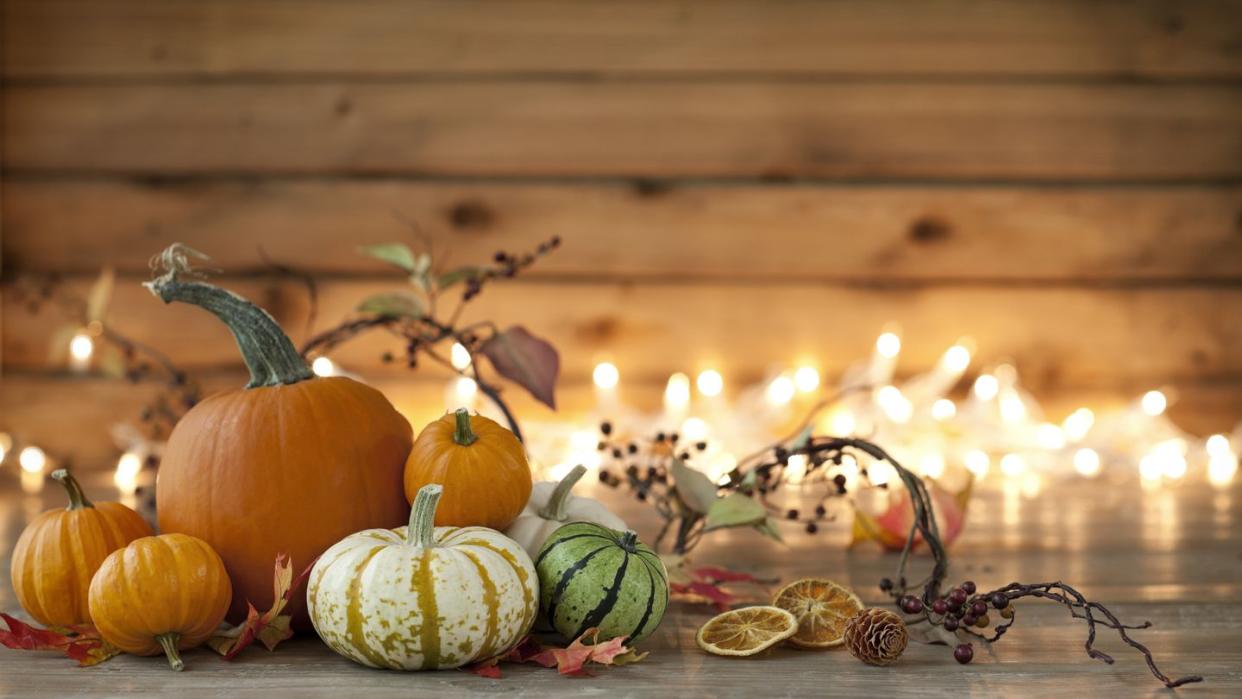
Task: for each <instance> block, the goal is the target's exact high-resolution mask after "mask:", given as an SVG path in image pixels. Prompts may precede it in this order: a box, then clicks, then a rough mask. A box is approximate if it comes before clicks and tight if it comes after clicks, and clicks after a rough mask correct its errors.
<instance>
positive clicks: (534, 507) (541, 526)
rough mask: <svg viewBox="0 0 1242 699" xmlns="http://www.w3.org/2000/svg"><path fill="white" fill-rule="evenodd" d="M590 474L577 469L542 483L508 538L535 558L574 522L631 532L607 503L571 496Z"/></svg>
mask: <svg viewBox="0 0 1242 699" xmlns="http://www.w3.org/2000/svg"><path fill="white" fill-rule="evenodd" d="M584 473H586V467H584V466H581V465H579V466H574V470H572V471H570V472H569V474H568V475H566V476H565V477H564V478H562V479H561V481H560V482H559V483H557V482H556V481H541V482H539V483H536V484H535V485H534V486H533V487H532V488H531V491H530V500H528V501H527V503H526V507H525V508H524V509H523V510H522V514H520V515H518V518H517V519H515V520H513V524H510V525H509V528H508V529H506V530H505V535H506V536H508V537H509V538H510V539H513V540H514V541H516V542H518V543H519V544H521V545H522V548H524V549H526V552H527V553H528V554H530V556H531V558H534V557H536V556H538V555H539V549H541V548H543V542H545V541H547V540H548V537H549V536H552V532H554V531H556V530H557V529H560V528H561V527H563V526H564V525H566V524H568V523H570V522H594V523H595V524H601V525H603V526H605V527H608V528H609V529H616V530H618V531H626V530H627V529H629V527H627V526H626V525H625V522H622V521H621V518H620V517H618V516H616V515H614V514H613V513H611V512H609V511H608V508H606V507H604V505H603V503H601V502H600V501H598V500H592V499H591V498H580V497H577V496H575V495H571V494H570V493H569V491H571V490H573V487H574V484H576V483H577V482H578V479H580V478H582V474H584Z"/></svg>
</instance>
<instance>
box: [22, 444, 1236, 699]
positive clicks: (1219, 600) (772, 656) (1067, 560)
mask: <svg viewBox="0 0 1242 699" xmlns="http://www.w3.org/2000/svg"><path fill="white" fill-rule="evenodd" d="M102 483H104V482H103V481H100V483H92V485H91V486H90V487H91V490H92V492H93V493H94V494H95V495H96V496H99V497H102V496H103V495H104V491H105V490H106V486H105V485H102ZM603 497H609V498H610V501H611V502H612V503H613V504H615V506H616V508H617V509H618V510H619V511H621V513H622V514H623V516H625V517H626V518H627V519H628V520H629V521H630V522H631V523H634V524H636V526H637V528H638V530H639V531H640V533H646V534H647V535H650V533H651V531H653V526H652V525H653V524H654V522H652V521H650V520H647V519H644V518H643V515H644V514H645V513H644V512H643V510H641V509H638V508H637V506H636V505H634V504H632V503H629V502H624V501H622V500H621V498H620V494H617V493H606V494H603ZM63 503H64V498H63V496H62V495H61V493H60V492H58V489H53V488H49V489H47V490H46V491H45V492H44V493H43V494H42V495H33V496H32V495H25V494H23V493H22V492H21V491H20V490H19V489H18V488H17V486H16V477H15V474H14V472H13V470H12V469H9V468H5V469H3V470H0V565H2V566H3V569H4V570H6V571H7V570H8V566H9V557H10V555H11V552H12V547H13V542H14V541H15V540H16V538H17V536H18V534H19V533H20V531H21V529H22V527H23V526H24V524H25V521H26V520H27V519H28V518H29V517H30V516H32V515H33V514H35V513H37V512H40V511H42V510H44V509H47V508H50V507H55V506H60V505H63ZM847 521H848V518H843V519H842V521H840V522H838V523H835V524H833V525H831V526H829V527H827V528H825V529H824V530H821V532H820V533H819V534H817V535H815V536H809V535H806V534H804V533H801V532H794V531H789V532H786V535H787V540H788V542H789V545H788V546H778V545H774V544H772V543H770V542H768V541H766V540H764V539H761V538H759V537H758V536H757V535H755V534H753V533H752V532H749V531H744V532H730V533H723V534H719V535H715V536H716V538H715V539H712V538H711V537H708V539H707V540H706V541H705V543H704V545H703V546H702V547H701V548H700V550H699V551H698V552H696V561H697V562H701V563H705V564H706V563H714V564H726V565H729V566H731V567H734V568H740V569H748V570H754V571H759V572H761V573H762V574H763V575H765V576H772V577H779V578H781V579H782V580H790V579H794V578H796V577H800V576H805V575H818V576H825V577H831V578H834V579H837V580H838V581H840V582H843V583H845V584H848V585H850V586H852V587H853V588H854V589H855V590H856V591H857V592H858V593H859V595H860V596H861V597H862V598H863V600H864V602H868V603H873V604H878V603H881V602H882V601H883V598H882V597H881V596H880V594H879V590H878V589H877V588H876V585H875V583H876V581H878V580H879V578H881V577H882V576H885V575H889V574H891V572H892V569H893V565H894V564H895V557H894V556H892V555H887V554H884V553H881V552H880V551H878V550H873V549H871V548H868V547H864V548H860V549H855V550H854V551H847V550H846V549H845V544H846V541H847V532H848V530H847V528H846V526H845V523H846V522H847ZM953 565H954V568H953V572H952V574H951V579H952V580H954V581H959V580H962V579H966V578H972V579H974V580H976V581H977V582H978V583H979V585H980V586H981V587H985V586H986V587H993V586H999V585H1002V584H1005V583H1008V582H1011V581H1014V580H1021V581H1024V582H1035V581H1046V580H1055V579H1062V580H1064V581H1065V582H1067V583H1070V584H1073V585H1075V586H1077V587H1078V588H1079V589H1080V590H1081V591H1082V592H1084V593H1085V594H1086V595H1087V596H1088V597H1091V598H1093V599H1096V600H1098V601H1101V602H1103V603H1105V604H1107V605H1109V606H1110V608H1111V609H1113V610H1114V611H1115V612H1116V613H1117V614H1118V615H1120V616H1122V618H1123V619H1125V620H1127V621H1135V622H1141V621H1142V620H1145V619H1150V620H1151V621H1152V622H1153V623H1154V624H1155V627H1154V628H1153V629H1151V630H1147V631H1138V632H1135V635H1136V636H1137V637H1138V638H1139V639H1140V640H1141V641H1143V642H1145V643H1147V644H1148V645H1149V646H1150V647H1151V648H1152V650H1153V651H1154V652H1155V654H1156V658H1157V660H1158V662H1159V663H1160V666H1161V668H1162V669H1164V670H1165V671H1166V672H1167V673H1168V674H1170V675H1175V676H1176V675H1181V674H1190V673H1198V674H1201V675H1203V676H1204V677H1205V678H1206V682H1204V683H1203V684H1200V685H1192V686H1187V687H1184V688H1182V689H1180V690H1177V694H1180V695H1183V696H1194V697H1199V696H1242V482H1239V483H1235V485H1234V486H1233V487H1231V488H1229V489H1226V490H1213V489H1211V488H1209V487H1208V486H1206V485H1203V484H1202V483H1186V484H1183V485H1181V486H1180V487H1176V488H1172V489H1167V490H1164V491H1159V492H1150V493H1143V492H1141V491H1140V490H1139V489H1138V487H1137V486H1135V485H1129V484H1120V485H1118V484H1110V483H1107V482H1105V481H1103V480H1099V481H1086V482H1084V481H1070V482H1065V483H1060V484H1052V485H1050V486H1049V487H1048V488H1047V489H1046V490H1045V491H1044V492H1043V493H1042V494H1040V495H1039V496H1037V497H1035V498H1029V499H1028V498H1023V497H1022V496H1020V495H1018V494H1016V493H1010V494H1005V493H1004V492H1002V491H1000V490H997V489H984V490H983V491H982V492H981V493H980V494H978V495H977V496H976V498H975V500H974V501H973V502H972V508H971V511H970V518H969V523H968V526H967V529H966V532H965V534H964V535H963V536H962V538H961V539H960V540H959V541H958V542H957V543H956V544H955V546H954V548H953ZM0 609H3V610H7V611H10V612H13V611H16V610H17V602H16V600H15V599H14V597H13V591H12V588H11V586H10V584H9V578H8V576H7V575H3V576H0ZM1019 609H1020V617H1019V623H1018V624H1017V625H1016V626H1015V627H1014V628H1013V629H1011V631H1010V633H1009V634H1008V635H1006V636H1005V638H1004V639H1003V641H1002V642H1000V643H998V644H996V646H995V647H994V653H993V654H989V653H987V652H983V651H981V649H978V648H977V649H976V657H975V661H974V662H973V663H972V664H970V665H966V666H960V665H958V664H957V663H955V662H953V660H952V657H951V649H949V648H947V647H945V646H928V645H921V644H912V645H911V647H910V648H909V649H908V650H907V651H906V653H905V655H904V656H902V658H901V659H900V661H899V662H898V663H897V664H896V665H894V666H892V667H887V668H877V667H870V666H866V665H863V664H862V663H860V662H858V661H856V660H854V659H853V658H852V657H851V656H850V655H849V654H848V653H847V652H846V651H844V650H842V649H838V650H833V651H828V652H806V651H795V650H789V649H784V648H781V649H777V650H775V651H772V652H771V653H769V654H767V655H764V656H760V657H756V658H748V659H731V658H718V657H713V656H709V655H706V654H705V653H703V652H702V651H700V650H699V649H698V648H697V647H696V646H695V643H694V633H695V630H696V629H697V628H698V626H699V625H700V624H701V623H702V622H703V621H705V620H706V619H707V618H708V617H709V616H710V614H711V612H710V610H708V609H707V608H704V607H698V606H691V605H687V604H674V605H672V606H671V607H670V610H669V613H668V615H667V616H666V617H665V619H664V624H663V625H662V626H661V628H660V630H659V631H658V632H657V633H656V634H655V636H653V638H652V639H650V640H649V641H648V642H647V643H646V644H645V647H644V650H649V651H651V654H650V656H649V657H648V658H647V659H645V660H644V661H643V662H641V663H639V664H637V665H632V666H627V667H623V668H610V669H604V670H603V671H601V672H599V673H598V674H597V675H596V676H595V677H593V678H589V679H582V678H564V677H560V676H558V675H557V674H556V673H555V672H554V671H551V670H545V669H542V668H537V667H533V666H512V665H509V666H504V677H503V678H502V679H500V680H492V679H484V678H480V677H475V676H473V675H471V674H468V673H465V672H461V671H444V672H429V673H396V672H388V671H380V670H371V669H367V668H364V667H361V666H359V665H356V664H354V663H352V662H350V661H348V660H346V659H344V658H342V657H340V656H337V655H335V654H334V653H332V652H331V651H329V650H328V649H327V648H326V647H325V646H323V645H322V644H321V643H319V641H318V640H317V639H315V638H298V639H295V640H292V641H289V642H287V643H286V644H284V645H282V646H281V647H280V648H278V649H277V650H276V652H273V653H269V652H267V651H265V650H261V649H251V650H248V651H247V652H245V653H244V654H243V655H242V656H241V657H240V658H239V659H238V660H236V661H234V662H223V661H221V660H220V659H219V658H218V657H216V656H215V655H214V654H212V653H210V652H209V651H205V650H196V651H191V652H189V653H187V654H186V663H187V670H186V671H185V672H183V673H180V674H176V673H173V672H170V671H169V670H168V669H167V666H166V664H165V663H164V662H163V661H162V660H160V659H152V658H135V657H128V656H122V657H119V658H115V659H113V660H111V661H109V662H107V663H104V664H103V665H100V666H98V667H94V668H78V667H76V666H75V665H74V663H73V662H72V661H70V660H68V659H66V658H63V657H59V656H56V655H54V654H50V653H30V652H19V651H11V650H7V649H3V648H0V696H70V695H72V696H111V695H120V694H126V695H129V694H168V695H171V694H174V693H175V694H176V695H177V696H179V697H183V698H184V697H200V696H201V697H217V696H218V697H234V696H242V695H253V694H254V693H256V692H263V693H264V694H266V695H268V696H283V695H297V696H303V697H306V696H313V697H319V696H333V697H335V696H347V695H349V696H358V697H362V696H366V697H368V698H369V697H388V696H393V697H397V696H402V697H405V696H410V695H412V694H415V695H417V694H425V695H429V696H430V695H434V696H441V697H449V696H463V695H467V694H475V693H478V694H485V693H486V694H505V695H509V696H548V695H554V694H563V695H577V696H605V695H607V696H613V697H617V696H670V695H674V694H676V695H680V696H684V697H691V696H694V697H698V696H738V697H743V696H791V697H809V696H827V695H831V696H861V695H867V696H872V697H916V696H917V697H925V696H955V697H958V696H964V695H967V694H969V695H1005V696H1017V695H1021V696H1071V695H1074V694H1078V695H1079V696H1083V695H1086V694H1088V693H1090V694H1093V695H1095V696H1099V697H1114V696H1117V697H1121V696H1126V697H1131V696H1169V695H1171V693H1170V692H1168V691H1167V690H1165V689H1164V688H1163V686H1162V685H1160V684H1159V683H1158V682H1157V681H1156V680H1155V679H1154V678H1153V677H1152V676H1151V675H1150V674H1149V673H1148V671H1147V668H1146V667H1145V665H1144V663H1143V659H1142V657H1141V656H1140V655H1139V654H1138V653H1136V652H1134V651H1132V650H1131V649H1129V648H1128V647H1126V646H1125V645H1124V644H1122V643H1121V642H1120V641H1119V640H1118V639H1117V638H1116V635H1115V634H1112V633H1111V632H1107V631H1103V630H1102V632H1101V636H1100V639H1099V641H1098V647H1099V648H1100V649H1101V650H1104V651H1106V652H1108V653H1110V654H1112V655H1113V656H1114V657H1115V658H1116V659H1117V662H1116V664H1114V665H1111V666H1110V665H1105V664H1104V663H1101V662H1099V661H1095V660H1091V659H1089V658H1088V657H1087V655H1086V653H1085V652H1084V651H1083V642H1084V641H1085V639H1086V628H1085V626H1084V625H1083V624H1082V622H1081V621H1076V620H1071V619H1070V618H1069V614H1068V612H1067V611H1066V610H1065V609H1064V608H1063V607H1060V606H1058V605H1055V604H1051V603H1047V602H1034V601H1024V602H1022V603H1021V606H1020V607H1019Z"/></svg>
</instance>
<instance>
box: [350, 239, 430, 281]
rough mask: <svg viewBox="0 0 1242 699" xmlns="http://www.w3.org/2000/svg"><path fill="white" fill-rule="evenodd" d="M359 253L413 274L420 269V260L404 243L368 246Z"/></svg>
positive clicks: (361, 248)
mask: <svg viewBox="0 0 1242 699" xmlns="http://www.w3.org/2000/svg"><path fill="white" fill-rule="evenodd" d="M358 252H360V253H362V254H363V255H366V256H367V257H374V258H375V259H377V260H382V261H384V262H387V263H388V264H390V265H393V266H394V267H399V268H401V269H403V270H405V271H407V272H410V273H411V274H413V273H414V272H415V271H417V269H418V260H417V258H415V257H414V252H413V251H411V250H410V248H409V247H408V246H407V245H405V244H404V243H383V244H381V245H366V246H363V247H360V248H358Z"/></svg>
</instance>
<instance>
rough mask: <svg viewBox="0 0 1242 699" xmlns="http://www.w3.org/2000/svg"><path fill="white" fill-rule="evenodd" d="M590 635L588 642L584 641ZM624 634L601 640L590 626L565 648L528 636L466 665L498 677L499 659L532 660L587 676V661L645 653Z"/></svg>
mask: <svg viewBox="0 0 1242 699" xmlns="http://www.w3.org/2000/svg"><path fill="white" fill-rule="evenodd" d="M588 638H590V643H589V644H588V643H587V642H586V641H587V639H588ZM625 641H626V639H625V638H621V637H618V638H612V639H609V640H607V641H603V642H600V640H599V629H598V628H590V629H587V630H586V631H584V632H583V633H582V635H581V636H579V637H578V638H575V639H574V640H573V642H572V643H570V644H569V645H568V646H566V647H565V648H558V647H556V646H545V645H543V644H542V643H540V642H539V641H537V640H535V639H534V638H532V637H530V636H527V637H526V638H524V639H522V641H521V642H519V643H518V644H517V645H516V646H514V647H513V648H512V649H511V650H509V651H507V652H505V653H503V654H501V655H499V656H496V657H495V658H491V659H489V660H484V661H483V662H481V663H476V664H474V665H471V666H470V667H468V668H467V671H468V672H472V673H474V674H476V675H478V676H480V677H488V678H491V679H500V677H501V672H500V663H502V662H507V663H534V664H536V665H541V666H543V667H548V668H551V667H554V668H556V669H557V672H559V673H560V674H562V675H567V676H572V677H583V676H589V675H590V673H589V672H588V671H587V665H588V664H590V663H594V664H596V665H630V664H632V663H636V662H639V661H640V660H642V659H643V658H645V657H647V654H646V653H639V652H638V651H636V650H634V649H633V648H631V647H629V646H627V645H625Z"/></svg>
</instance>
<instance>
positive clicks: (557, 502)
mask: <svg viewBox="0 0 1242 699" xmlns="http://www.w3.org/2000/svg"><path fill="white" fill-rule="evenodd" d="M584 473H586V466H583V465H582V464H578V465H577V466H574V470H572V471H570V472H569V473H568V474H566V476H565V477H564V478H562V479H561V482H560V483H557V484H556V488H555V489H553V490H552V495H551V497H549V498H548V504H547V505H544V506H543V509H542V510H539V516H540V517H542V518H544V519H552V520H556V521H557V522H564V521H565V518H566V517H568V516H569V513H567V512H565V505H566V503H568V502H569V491H571V490H573V489H574V485H576V484H577V483H578V481H579V480H580V479H581V478H582V474H584Z"/></svg>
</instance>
